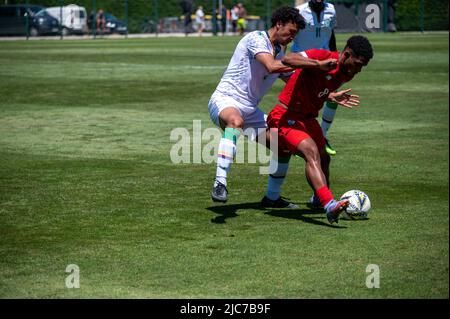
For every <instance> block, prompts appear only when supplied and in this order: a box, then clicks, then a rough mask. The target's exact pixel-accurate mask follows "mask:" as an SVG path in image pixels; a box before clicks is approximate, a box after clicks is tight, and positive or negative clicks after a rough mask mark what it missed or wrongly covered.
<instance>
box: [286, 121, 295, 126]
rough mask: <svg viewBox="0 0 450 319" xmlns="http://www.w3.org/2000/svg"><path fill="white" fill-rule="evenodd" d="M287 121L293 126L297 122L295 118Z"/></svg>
mask: <svg viewBox="0 0 450 319" xmlns="http://www.w3.org/2000/svg"><path fill="white" fill-rule="evenodd" d="M287 123H288V125H289V126H292V125H294V124H295V121H294V120H288V121H287Z"/></svg>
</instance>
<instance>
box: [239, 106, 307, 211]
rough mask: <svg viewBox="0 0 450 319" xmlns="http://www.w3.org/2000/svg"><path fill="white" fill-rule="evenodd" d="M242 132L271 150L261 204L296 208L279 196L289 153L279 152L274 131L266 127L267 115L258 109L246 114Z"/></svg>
mask: <svg viewBox="0 0 450 319" xmlns="http://www.w3.org/2000/svg"><path fill="white" fill-rule="evenodd" d="M244 134H245V135H246V136H247V137H248V138H249V139H250V140H252V141H253V140H255V136H256V141H257V142H258V143H259V144H261V145H264V146H265V147H267V148H269V149H270V150H272V156H271V158H270V165H269V167H270V169H269V170H270V172H269V178H268V184H267V193H266V196H264V198H263V199H262V200H261V205H262V206H263V207H269V208H291V209H296V208H298V205H296V204H294V203H291V202H289V201H287V200H285V199H283V198H282V197H281V194H280V193H281V186H282V185H283V183H284V180H285V178H286V174H287V171H288V168H289V160H290V159H291V153H290V152H287V153H280V151H279V150H278V143H277V141H276V140H275V137H277V135H276V133H274V134H271V133H270V130H268V129H267V115H266V114H265V113H264V112H263V111H261V110H260V109H258V110H256V111H255V112H253V113H252V114H250V115H248V116H246V118H245V124H244Z"/></svg>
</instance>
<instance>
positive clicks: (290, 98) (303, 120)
mask: <svg viewBox="0 0 450 319" xmlns="http://www.w3.org/2000/svg"><path fill="white" fill-rule="evenodd" d="M301 55H303V57H307V58H309V59H314V60H319V61H322V60H328V59H336V62H337V63H336V68H335V69H333V70H331V71H322V70H319V69H317V68H303V69H297V70H296V71H295V73H294V74H293V75H292V76H291V78H290V79H289V81H288V82H287V84H286V86H285V87H284V89H283V91H282V92H281V94H280V95H279V96H278V99H279V103H278V104H277V105H276V106H275V108H274V109H273V110H272V111H271V112H270V114H269V116H268V118H267V124H268V126H269V127H270V129H271V130H274V131H276V133H277V134H278V142H279V145H278V151H279V154H280V155H282V154H283V155H282V156H289V154H297V155H300V156H301V157H303V159H304V160H305V162H306V165H305V171H306V178H307V180H308V183H309V185H310V186H311V187H312V188H313V190H314V194H315V196H316V197H317V198H318V200H320V204H321V205H322V206H323V208H324V209H325V212H326V216H327V219H328V221H329V222H330V223H334V222H336V223H337V222H338V218H339V214H340V213H341V211H342V210H343V209H344V208H345V207H346V206H347V205H348V201H347V200H341V201H339V200H335V199H334V197H333V194H332V193H331V191H330V189H329V188H328V185H329V165H330V156H329V155H328V154H327V152H326V151H325V138H324V136H323V133H322V129H321V127H320V125H319V123H318V122H317V120H316V118H317V116H318V115H319V111H320V109H321V108H322V106H323V104H324V102H325V101H332V102H335V103H338V104H339V105H342V106H344V107H347V108H353V107H355V106H358V105H359V96H357V95H353V94H350V91H351V89H347V90H343V91H340V92H335V91H336V90H337V89H338V88H339V87H340V86H341V85H342V84H344V83H346V82H349V81H350V80H351V79H352V78H353V77H354V76H355V75H356V74H357V73H359V72H360V71H361V69H362V68H363V67H364V66H366V65H367V64H368V63H369V61H370V59H372V57H373V51H372V46H371V44H370V42H369V40H368V39H367V38H365V37H363V36H360V35H357V36H352V37H351V38H350V39H348V41H347V44H346V46H345V48H344V50H343V51H342V52H341V53H338V52H330V51H327V50H315V49H313V50H306V51H305V52H302V53H301ZM303 57H301V56H300V57H299V55H298V54H289V55H287V56H285V57H284V58H283V60H282V62H283V63H284V64H285V65H287V66H291V67H295V66H296V65H297V64H298V63H299V60H301V59H302V58H303Z"/></svg>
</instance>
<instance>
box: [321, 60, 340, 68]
mask: <svg viewBox="0 0 450 319" xmlns="http://www.w3.org/2000/svg"><path fill="white" fill-rule="evenodd" d="M337 65H338V61H337V60H336V59H327V60H322V61H319V69H321V70H322V71H331V70H334V69H336V67H337Z"/></svg>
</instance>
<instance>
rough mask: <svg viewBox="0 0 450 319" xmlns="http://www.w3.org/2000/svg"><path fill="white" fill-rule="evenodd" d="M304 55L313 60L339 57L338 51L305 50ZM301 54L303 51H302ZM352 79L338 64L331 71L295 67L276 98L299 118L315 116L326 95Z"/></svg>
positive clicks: (326, 97)
mask: <svg viewBox="0 0 450 319" xmlns="http://www.w3.org/2000/svg"><path fill="white" fill-rule="evenodd" d="M304 53H306V57H307V58H309V59H314V60H319V61H321V60H326V59H339V53H338V52H331V51H327V50H317V49H313V50H306V51H305V52H304ZM302 54H303V52H302ZM351 79H352V77H349V76H347V75H345V74H344V73H343V72H340V71H339V65H338V66H337V67H336V68H335V69H334V70H331V71H328V72H327V71H322V70H318V69H297V70H295V72H294V74H292V76H291V78H290V79H289V81H288V82H287V84H286V86H285V87H284V89H283V91H281V93H280V95H279V96H278V99H279V100H280V102H281V103H283V104H285V105H286V106H288V107H289V110H292V111H294V113H295V114H296V115H297V116H298V117H299V118H300V119H310V118H316V117H317V116H318V115H319V111H320V109H321V108H322V106H323V104H324V103H325V101H326V100H327V99H328V95H329V94H330V93H331V92H333V91H336V90H337V89H338V88H339V87H340V86H341V85H342V84H344V83H345V82H348V81H350V80H351Z"/></svg>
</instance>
